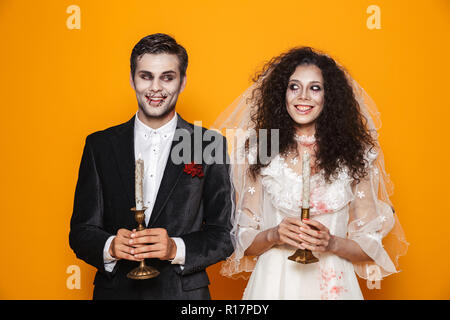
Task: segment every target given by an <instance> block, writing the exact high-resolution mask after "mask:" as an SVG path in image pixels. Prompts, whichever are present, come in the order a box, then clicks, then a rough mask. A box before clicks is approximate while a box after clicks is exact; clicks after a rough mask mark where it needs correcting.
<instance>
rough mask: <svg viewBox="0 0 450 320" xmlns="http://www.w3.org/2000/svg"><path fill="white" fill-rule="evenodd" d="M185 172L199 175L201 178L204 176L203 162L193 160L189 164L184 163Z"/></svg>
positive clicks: (193, 175)
mask: <svg viewBox="0 0 450 320" xmlns="http://www.w3.org/2000/svg"><path fill="white" fill-rule="evenodd" d="M184 172H186V173H187V174H190V175H191V176H192V177H195V176H198V177H199V178H202V177H203V167H202V165H201V164H195V163H194V162H191V163H189V164H185V165H184Z"/></svg>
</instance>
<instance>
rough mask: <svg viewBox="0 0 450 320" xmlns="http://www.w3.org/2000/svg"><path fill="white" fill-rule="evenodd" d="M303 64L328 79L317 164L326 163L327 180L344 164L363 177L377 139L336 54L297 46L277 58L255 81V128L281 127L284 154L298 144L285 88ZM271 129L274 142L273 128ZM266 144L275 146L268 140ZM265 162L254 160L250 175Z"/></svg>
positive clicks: (318, 130)
mask: <svg viewBox="0 0 450 320" xmlns="http://www.w3.org/2000/svg"><path fill="white" fill-rule="evenodd" d="M299 65H315V66H317V67H318V68H319V69H320V70H321V71H322V77H323V80H324V90H325V91H324V93H325V101H324V107H323V110H322V112H321V113H320V115H319V116H318V118H317V119H316V133H315V138H316V142H317V145H316V164H315V165H316V168H317V169H319V170H321V169H323V171H324V174H325V179H326V181H328V182H329V181H330V178H331V177H335V175H336V174H337V169H338V168H339V166H340V165H344V166H346V167H347V168H348V169H349V174H350V175H351V176H352V178H353V179H355V180H356V181H360V179H362V178H364V177H365V176H366V174H367V172H366V164H367V163H366V160H365V152H367V149H368V148H369V149H371V148H373V147H375V141H374V139H373V138H372V136H371V135H370V133H369V131H368V129H367V128H366V122H367V120H366V119H365V117H364V116H363V115H362V114H361V112H360V107H359V104H358V102H357V101H356V99H355V96H354V93H353V89H352V86H351V85H350V84H349V82H348V79H347V77H346V74H345V71H344V70H343V69H341V68H340V67H339V66H337V64H336V62H335V61H334V60H333V59H332V58H330V57H329V56H327V55H325V54H322V53H319V52H318V51H316V50H313V49H312V48H310V47H299V48H293V49H291V50H289V51H288V52H286V53H283V54H281V55H280V56H278V57H275V58H273V59H272V60H270V61H269V62H268V63H267V64H266V65H265V66H264V67H263V69H262V71H260V72H259V73H257V74H256V76H255V77H254V79H253V81H255V82H257V83H258V82H259V83H258V85H257V86H256V88H255V89H254V91H253V93H252V97H251V100H252V104H253V105H254V106H255V108H254V109H253V112H252V114H251V120H252V122H253V125H254V128H255V129H256V134H257V135H258V132H259V129H279V139H280V140H279V153H280V154H282V155H286V153H287V152H288V151H291V150H296V145H297V143H296V141H295V139H294V133H295V126H296V123H295V122H294V120H293V119H292V118H291V117H290V115H289V114H288V112H287V110H286V90H287V87H288V82H289V78H290V76H291V75H292V74H293V73H294V71H295V69H296V68H297V66H299ZM267 134H268V136H269V138H268V139H267V140H268V141H269V142H270V141H271V139H270V134H271V130H268V133H267ZM247 145H248V144H247ZM268 147H269V150H271V149H270V143H269V146H268ZM267 165H268V163H265V164H263V163H260V161H259V159H258V161H257V163H256V164H252V165H250V173H251V175H252V176H253V177H255V176H256V175H257V174H258V173H259V171H260V170H261V168H263V167H265V166H267Z"/></svg>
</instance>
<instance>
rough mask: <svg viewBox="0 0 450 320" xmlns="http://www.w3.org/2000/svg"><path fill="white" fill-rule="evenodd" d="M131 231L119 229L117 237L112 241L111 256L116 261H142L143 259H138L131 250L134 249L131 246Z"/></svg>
mask: <svg viewBox="0 0 450 320" xmlns="http://www.w3.org/2000/svg"><path fill="white" fill-rule="evenodd" d="M131 233H132V232H131V231H130V230H127V229H119V230H118V231H117V235H116V237H115V238H114V239H113V241H111V245H110V246H109V254H110V255H111V257H113V258H115V259H126V260H131V261H141V260H143V259H138V258H136V257H134V256H133V255H132V253H131V250H133V249H134V247H132V246H131V245H130V244H129V241H130V239H131Z"/></svg>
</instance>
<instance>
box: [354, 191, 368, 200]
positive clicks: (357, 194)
mask: <svg viewBox="0 0 450 320" xmlns="http://www.w3.org/2000/svg"><path fill="white" fill-rule="evenodd" d="M356 196H357V197H358V198H360V199H362V198H364V197H365V196H366V195H365V193H364V191H358V192H357V193H356Z"/></svg>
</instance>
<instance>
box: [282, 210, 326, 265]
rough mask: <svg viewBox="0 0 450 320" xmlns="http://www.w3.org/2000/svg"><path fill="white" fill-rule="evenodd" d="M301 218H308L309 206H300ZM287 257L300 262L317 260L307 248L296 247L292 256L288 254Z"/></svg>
mask: <svg viewBox="0 0 450 320" xmlns="http://www.w3.org/2000/svg"><path fill="white" fill-rule="evenodd" d="M303 219H309V208H302V220H303ZM288 259H289V260H292V261H295V262H298V263H302V264H309V263H315V262H318V261H319V259H317V258H316V257H315V256H314V255H313V254H312V251H311V250H308V249H297V251H295V252H294V254H293V255H292V256H289V257H288Z"/></svg>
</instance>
